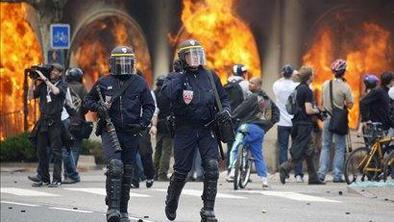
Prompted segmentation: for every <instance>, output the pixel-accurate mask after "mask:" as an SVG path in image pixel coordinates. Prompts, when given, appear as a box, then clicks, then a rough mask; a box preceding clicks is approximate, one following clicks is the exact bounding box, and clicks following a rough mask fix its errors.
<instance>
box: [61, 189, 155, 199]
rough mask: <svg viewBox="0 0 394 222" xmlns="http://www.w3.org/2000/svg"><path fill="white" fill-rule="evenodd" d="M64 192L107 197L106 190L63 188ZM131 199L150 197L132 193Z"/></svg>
mask: <svg viewBox="0 0 394 222" xmlns="http://www.w3.org/2000/svg"><path fill="white" fill-rule="evenodd" d="M63 189H64V190H70V191H79V192H85V193H93V194H98V195H103V196H105V195H107V193H106V192H105V188H63ZM130 197H150V196H149V195H146V194H139V193H132V192H130Z"/></svg>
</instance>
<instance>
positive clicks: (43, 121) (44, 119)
mask: <svg viewBox="0 0 394 222" xmlns="http://www.w3.org/2000/svg"><path fill="white" fill-rule="evenodd" d="M38 121H39V122H40V125H43V126H52V125H54V124H55V123H61V122H62V120H61V113H59V114H55V115H45V114H42V115H41V117H40V119H39V120H38Z"/></svg>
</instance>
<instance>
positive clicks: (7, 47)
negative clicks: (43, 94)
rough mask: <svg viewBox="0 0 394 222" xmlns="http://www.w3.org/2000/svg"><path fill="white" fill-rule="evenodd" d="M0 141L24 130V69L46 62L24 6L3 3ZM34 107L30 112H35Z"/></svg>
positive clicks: (0, 63)
mask: <svg viewBox="0 0 394 222" xmlns="http://www.w3.org/2000/svg"><path fill="white" fill-rule="evenodd" d="M0 7H1V8H0V9H1V10H0V11H1V13H0V14H1V36H0V39H1V45H0V57H1V62H0V87H1V88H0V93H1V96H0V104H1V110H0V117H1V125H0V140H3V139H4V138H5V137H6V136H8V135H9V134H12V133H16V132H20V131H22V130H23V112H22V110H23V99H22V98H23V81H24V69H25V68H28V67H30V66H31V65H34V64H38V63H42V59H43V57H42V54H41V46H40V44H39V42H38V39H37V36H36V35H35V33H34V32H33V30H32V28H31V26H30V25H29V23H28V22H27V21H26V20H25V15H26V13H27V9H26V5H25V4H24V3H4V2H1V3H0ZM31 108H33V107H32V105H31V107H30V109H29V110H32V109H31Z"/></svg>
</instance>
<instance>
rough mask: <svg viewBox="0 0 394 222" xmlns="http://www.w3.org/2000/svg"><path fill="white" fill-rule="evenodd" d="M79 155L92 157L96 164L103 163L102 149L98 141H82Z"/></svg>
mask: <svg viewBox="0 0 394 222" xmlns="http://www.w3.org/2000/svg"><path fill="white" fill-rule="evenodd" d="M81 155H93V156H94V158H95V160H96V164H103V163H104V157H103V149H102V147H101V143H100V142H98V141H94V140H83V141H82V149H81Z"/></svg>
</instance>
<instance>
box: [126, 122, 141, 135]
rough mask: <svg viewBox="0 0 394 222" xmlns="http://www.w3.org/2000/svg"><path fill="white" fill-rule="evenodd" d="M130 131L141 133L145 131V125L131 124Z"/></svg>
mask: <svg viewBox="0 0 394 222" xmlns="http://www.w3.org/2000/svg"><path fill="white" fill-rule="evenodd" d="M128 131H129V132H130V133H131V134H133V135H134V134H139V133H141V132H142V131H144V127H143V126H141V124H129V125H128Z"/></svg>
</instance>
